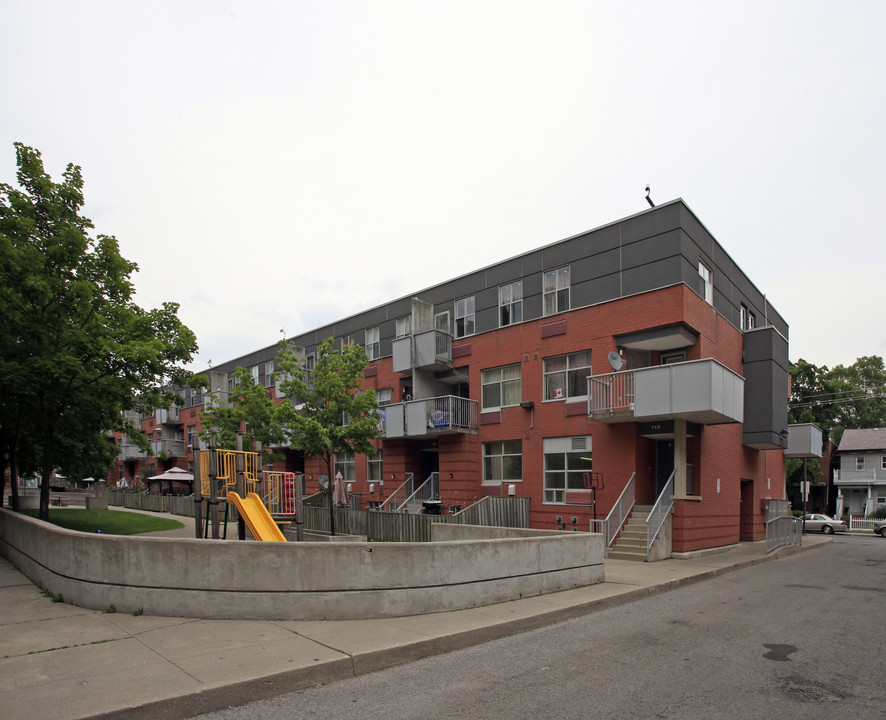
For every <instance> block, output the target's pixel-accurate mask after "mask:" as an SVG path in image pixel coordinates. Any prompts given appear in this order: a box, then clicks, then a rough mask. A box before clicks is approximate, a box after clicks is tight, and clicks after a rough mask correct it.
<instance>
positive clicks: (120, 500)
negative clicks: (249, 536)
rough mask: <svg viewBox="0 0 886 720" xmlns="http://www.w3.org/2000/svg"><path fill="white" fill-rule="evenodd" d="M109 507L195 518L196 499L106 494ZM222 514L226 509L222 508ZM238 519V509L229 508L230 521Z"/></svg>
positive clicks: (172, 496)
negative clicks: (114, 506) (115, 506)
mask: <svg viewBox="0 0 886 720" xmlns="http://www.w3.org/2000/svg"><path fill="white" fill-rule="evenodd" d="M105 497H107V498H108V505H117V506H120V507H125V508H129V509H130V510H146V511H148V512H168V513H172V514H173V515H181V516H183V517H194V498H193V497H189V496H185V495H144V494H142V493H119V492H109V493H105ZM222 512H224V507H223V506H222ZM236 519H237V508H235V507H233V506H231V507H229V508H228V520H236Z"/></svg>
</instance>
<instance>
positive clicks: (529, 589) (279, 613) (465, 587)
mask: <svg viewBox="0 0 886 720" xmlns="http://www.w3.org/2000/svg"><path fill="white" fill-rule="evenodd" d="M441 527H453V528H454V527H458V528H460V529H461V530H462V531H466V532H473V533H478V534H479V533H480V532H481V531H485V532H486V539H470V540H457V541H451V542H430V543H343V544H338V543H308V542H306V543H259V542H251V541H236V540H227V541H218V540H215V541H213V540H196V539H194V540H189V539H172V538H156V537H121V536H111V535H90V534H87V533H80V532H75V531H71V530H65V529H63V528H58V527H56V526H54V525H51V524H49V523H44V522H41V521H39V520H34V519H33V518H29V517H26V516H23V515H20V514H18V513H13V512H10V511H8V510H0V552H2V554H3V555H4V556H5V557H6V558H8V559H9V560H10V562H12V563H14V564H15V565H16V566H17V567H18V568H19V569H20V570H21V571H22V572H24V573H25V575H27V576H28V577H29V578H31V580H33V581H34V582H37V583H39V584H40V585H41V586H42V587H43V588H45V589H47V590H49V591H50V592H52V593H54V594H61V595H62V596H63V597H64V600H65V602H69V603H73V604H75V605H79V606H82V607H88V608H94V609H97V610H104V609H106V608H108V607H109V606H110V605H114V606H115V608H116V610H117V611H118V612H133V611H136V610H139V609H141V610H143V611H144V612H146V613H148V614H151V615H167V616H183V617H200V618H243V619H257V620H277V619H280V620H283V619H288V620H344V619H360V618H383V617H397V616H403V615H418V614H423V613H432V612H441V611H446V610H458V609H462V608H468V607H476V606H479V605H485V604H488V603H492V602H501V601H505V600H511V599H515V598H519V597H527V596H533V595H540V594H543V593H548V592H555V591H558V590H565V589H568V588H573V587H580V586H583V585H590V584H594V583H597V582H602V581H603V579H604V573H603V540H602V536H600V535H590V534H585V533H554V534H548V533H544V532H540V531H536V532H535V533H531V534H530V535H529V536H528V537H511V538H497V539H489V536H490V535H495V534H497V532H496V531H497V530H501V529H496V528H483V529H476V528H475V529H474V530H470V528H471V527H472V526H441ZM508 532H513V531H508ZM522 532H525V531H522Z"/></svg>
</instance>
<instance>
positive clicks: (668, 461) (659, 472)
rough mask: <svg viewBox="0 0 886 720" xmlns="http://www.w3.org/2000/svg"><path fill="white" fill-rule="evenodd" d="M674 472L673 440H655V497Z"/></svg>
mask: <svg viewBox="0 0 886 720" xmlns="http://www.w3.org/2000/svg"><path fill="white" fill-rule="evenodd" d="M672 472H674V441H673V439H671V440H656V441H655V497H656V499H657V498H658V496H659V494H660V493H661V491H662V489H664V486H665V483H666V482H667V481H668V478H669V477H670V476H671V473H672Z"/></svg>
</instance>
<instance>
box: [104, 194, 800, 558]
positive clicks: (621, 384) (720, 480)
mask: <svg viewBox="0 0 886 720" xmlns="http://www.w3.org/2000/svg"><path fill="white" fill-rule="evenodd" d="M327 337H333V338H335V341H336V343H337V345H338V346H339V347H341V346H342V345H343V344H352V343H356V344H359V345H362V346H363V347H364V348H365V350H366V354H367V356H368V357H369V359H370V362H369V366H368V368H367V370H366V372H365V382H364V386H365V387H366V388H369V387H371V388H373V389H374V390H375V391H376V393H377V395H378V397H379V401H380V403H381V404H382V406H383V407H382V410H383V417H384V421H383V424H382V428H381V430H382V432H381V437H380V438H379V440H378V441H377V443H376V444H377V446H378V449H379V451H380V452H379V454H378V455H376V456H373V457H365V456H357V457H339V458H337V459H336V471H341V472H342V473H343V475H344V477H345V478H346V480H347V482H348V483H349V484H350V487H351V490H352V492H354V493H357V494H358V495H359V497H360V498H361V504H362V505H363V506H364V507H365V506H369V507H372V506H374V505H376V504H378V503H381V502H383V501H384V500H385V499H386V498H387V497H388V496H390V495H391V494H392V493H393V492H394V491H395V490H396V489H397V488H398V487H399V486H400V485H401V484H402V483H403V482H404V481H406V479H407V478H409V477H411V478H412V479H413V483H414V486H415V487H418V486H419V485H420V484H421V483H422V482H424V481H426V480H433V481H434V482H437V483H438V486H437V487H436V488H435V490H436V494H438V495H439V498H440V500H441V501H442V506H443V508H444V512H455V511H457V510H458V509H461V508H464V507H467V506H468V505H470V504H472V503H474V502H477V501H478V500H480V499H481V498H483V497H484V496H490V495H491V496H498V495H505V496H508V495H511V496H518V497H528V498H530V522H531V525H532V527H537V528H559V529H567V530H568V529H577V530H580V531H587V530H588V529H589V528H590V527H591V521H592V519H594V518H596V519H602V518H605V517H606V516H607V514H608V513H610V511H611V510H612V508H613V506H614V505H615V503H616V501H617V500H618V499H619V497H620V496H621V494H622V491H623V490H625V487H626V486H628V484H629V481H630V480H631V478H632V477H633V482H632V483H631V484H630V488H629V490H633V493H634V496H635V502H636V506H637V507H638V508H642V507H644V506H651V505H653V503H654V502H655V501H656V499H657V497H658V496H659V494H660V493H661V491H662V490H663V489H665V491H666V492H667V493H669V494H670V495H671V496H672V498H673V515H672V528H671V531H672V538H671V541H672V549H673V552H676V553H679V552H689V551H693V550H699V549H703V548H709V547H717V546H722V545H728V544H732V543H735V542H738V541H739V540H759V539H762V538H763V537H764V536H765V524H764V522H765V517H764V509H763V508H764V504H765V503H764V500H765V499H766V498H783V497H784V454H783V450H784V448H785V446H786V441H787V397H788V343H787V337H788V326H787V324H786V323H785V321H784V320H783V319H782V317H781V316H780V315H779V314H778V313H777V312H776V311H775V310H774V309H773V308H772V306H771V305H769V304H768V303H767V300H766V296H765V295H764V294H762V293H761V292H760V291H759V290H758V289H757V288H756V287H755V286H754V285H753V284H752V283H751V282H750V280H749V279H748V278H747V277H746V275H745V274H744V273H743V272H742V270H741V269H740V268H739V267H738V266H737V265H736V264H735V263H734V262H733V260H732V259H731V258H730V257H729V255H727V253H726V251H725V250H724V249H723V248H722V247H721V246H720V245H719V244H718V242H717V241H716V240H715V239H714V237H713V236H712V235H711V234H710V233H709V232H708V231H707V229H706V228H705V227H704V226H703V225H702V223H701V222H700V221H699V220H698V218H697V217H696V216H695V214H694V213H693V212H692V211H691V210H690V209H689V207H688V206H687V205H686V204H685V203H684V202H683V201H682V200H675V201H672V202H670V203H667V204H663V205H659V206H657V207H655V208H652V209H649V210H646V211H644V212H641V213H638V214H636V215H633V216H631V217H628V218H625V219H623V220H618V221H616V222H613V223H611V224H608V225H605V226H603V227H600V228H597V229H595V230H591V231H589V232H586V233H582V234H580V235H577V236H575V237H572V238H569V239H566V240H563V241H560V242H556V243H553V244H551V245H547V246H545V247H542V248H539V249H537V250H534V251H532V252H529V253H526V254H523V255H520V256H518V257H514V258H511V259H508V260H504V261H502V262H500V263H498V264H495V265H492V266H489V267H486V268H483V269H480V270H476V271H473V272H470V273H468V274H466V275H463V276H461V277H459V278H456V279H454V280H451V281H449V282H445V283H442V284H440V285H436V286H434V287H430V288H427V289H425V290H421V291H419V292H417V293H415V294H414V295H411V296H409V297H405V298H400V299H398V300H395V301H393V302H390V303H388V304H386V305H382V306H380V307H376V308H373V309H371V310H367V311H365V312H363V313H360V314H358V315H354V316H352V317H348V318H345V319H342V320H340V321H338V322H335V323H333V324H331V325H328V326H326V327H322V328H318V329H316V330H313V331H311V332H308V333H305V334H303V335H298V336H296V337H294V338H291V342H292V344H293V345H295V346H296V347H298V348H299V352H301V353H303V354H304V358H305V363H306V366H307V368H308V369H310V367H311V365H312V363H313V361H314V357H315V353H316V349H317V346H318V345H319V344H320V342H321V341H322V340H324V339H325V338H327ZM276 353H277V348H276V347H274V346H272V347H269V348H264V349H262V350H258V351H255V352H253V353H251V354H249V355H246V356H244V357H241V358H237V359H235V360H232V361H231V362H228V363H225V364H223V365H221V366H219V367H217V368H213V369H212V370H208V371H207V374H208V375H209V378H210V385H211V388H212V389H213V390H216V391H219V390H220V391H224V390H226V388H227V383H228V376H229V373H232V372H233V371H234V369H235V368H236V367H238V366H242V367H246V368H249V369H250V370H251V372H252V373H253V377H255V379H256V380H258V381H260V382H263V383H264V384H265V385H266V386H267V387H268V388H269V392H271V393H273V392H275V390H274V377H273V371H274V359H275V356H276ZM202 403H203V398H202V396H200V395H197V394H195V395H194V396H192V397H188V398H187V402H186V407H183V408H172V409H170V410H168V411H160V412H158V413H156V414H155V416H151V417H148V418H144V419H143V420H142V427H143V428H144V429H145V430H146V431H147V432H148V433H149V434H150V435H151V437H152V439H153V441H154V445H155V450H156V451H158V452H159V451H163V452H164V456H163V457H167V456H168V459H166V460H164V461H159V462H158V461H157V460H156V459H148V458H145V457H144V456H141V455H140V453H139V452H138V451H137V449H136V448H135V447H134V446H133V445H131V444H129V443H127V442H126V440H125V439H123V440H121V456H120V460H119V461H118V463H117V466H116V468H115V470H116V474H117V475H119V476H120V477H126V478H131V477H133V476H134V475H136V474H137V473H138V471H139V469H140V468H141V467H142V466H143V465H144V463H145V462H148V461H152V462H155V463H157V465H156V470H157V471H158V472H159V471H161V470H162V469H165V468H166V467H168V466H171V465H178V466H180V467H188V466H189V465H190V463H191V447H192V445H193V444H194V442H195V437H196V433H197V432H198V431H199V429H200V428H199V419H198V416H199V412H200V410H202ZM276 469H285V470H290V471H294V472H298V473H303V474H304V482H305V486H306V492H308V493H310V492H312V491H315V490H316V489H317V488H318V481H319V478H320V474H321V473H324V472H325V468H324V467H321V464H320V463H319V462H318V460H317V459H316V458H305V457H301V456H299V455H298V454H297V453H294V452H292V451H287V453H286V460H285V462H282V463H278V466H277V468H276ZM112 474H113V473H112ZM112 479H113V478H112ZM669 480H670V484H669V483H668V481H669ZM595 527H597V526H595Z"/></svg>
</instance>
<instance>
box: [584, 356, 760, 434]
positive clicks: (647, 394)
mask: <svg viewBox="0 0 886 720" xmlns="http://www.w3.org/2000/svg"><path fill="white" fill-rule="evenodd" d="M588 415H589V416H590V417H591V418H593V419H594V420H597V421H599V422H626V421H636V420H666V419H670V418H683V419H685V420H688V421H691V422H696V423H702V424H708V423H711V424H713V423H732V422H742V421H743V420H744V378H743V377H741V375H738V374H737V373H735V372H733V371H732V370H730V369H729V368H727V367H726V366H725V365H723V364H722V363H721V362H718V361H717V360H714V359H713V358H705V359H703V360H690V361H688V362H682V363H671V364H668V365H653V366H650V367H643V368H637V369H634V370H622V371H620V372H612V373H607V374H605V375H592V376H590V377H588Z"/></svg>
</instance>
